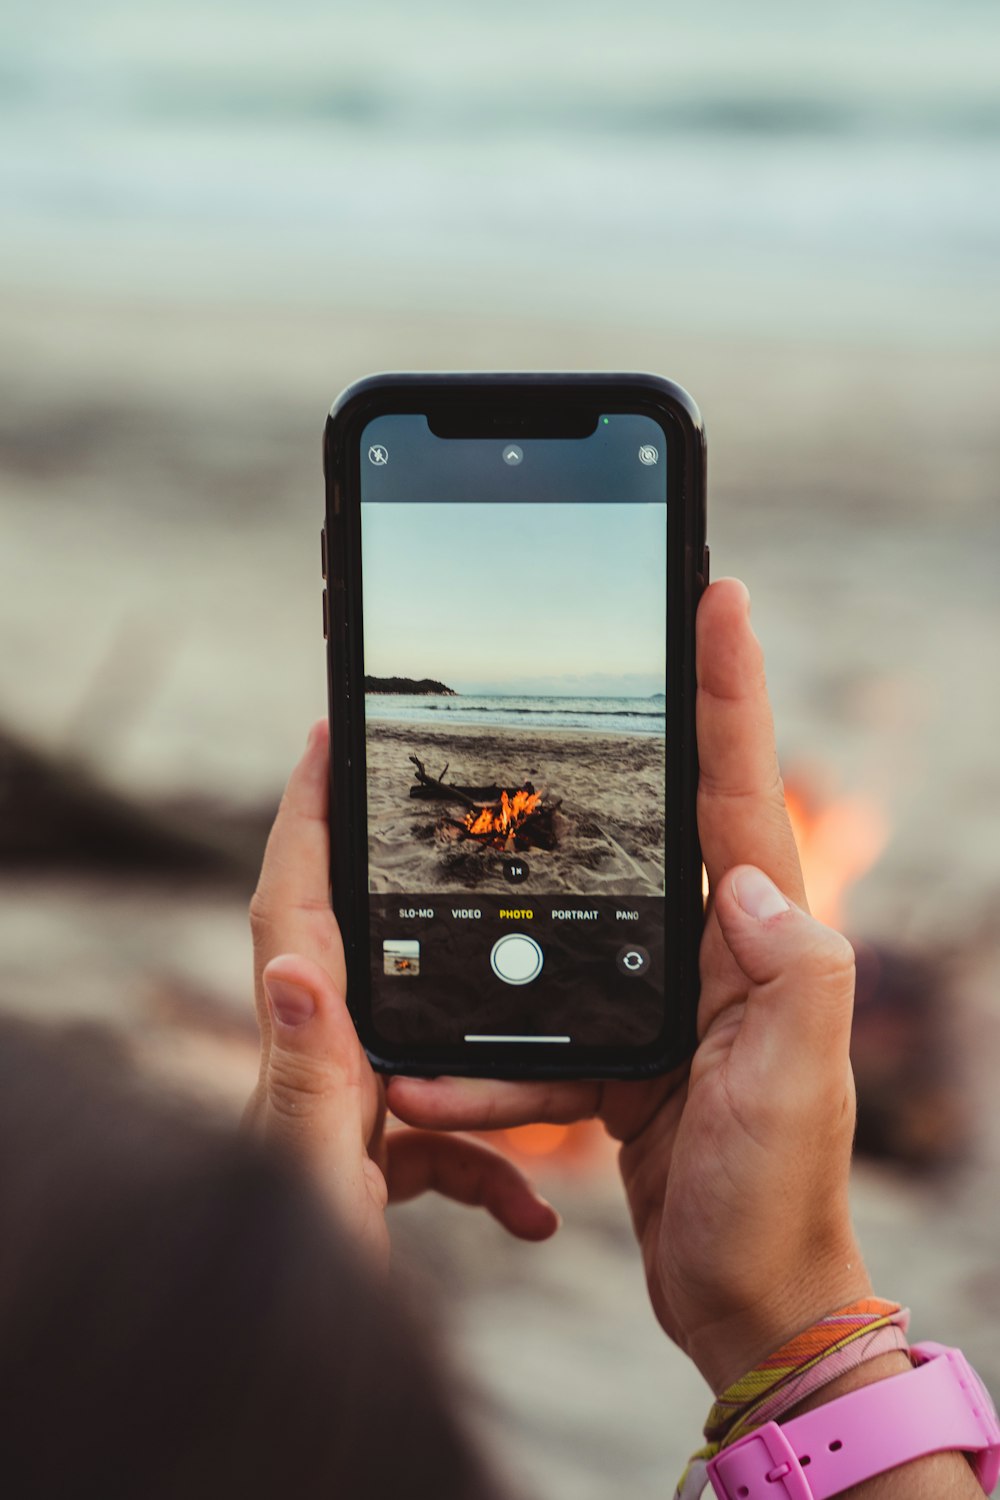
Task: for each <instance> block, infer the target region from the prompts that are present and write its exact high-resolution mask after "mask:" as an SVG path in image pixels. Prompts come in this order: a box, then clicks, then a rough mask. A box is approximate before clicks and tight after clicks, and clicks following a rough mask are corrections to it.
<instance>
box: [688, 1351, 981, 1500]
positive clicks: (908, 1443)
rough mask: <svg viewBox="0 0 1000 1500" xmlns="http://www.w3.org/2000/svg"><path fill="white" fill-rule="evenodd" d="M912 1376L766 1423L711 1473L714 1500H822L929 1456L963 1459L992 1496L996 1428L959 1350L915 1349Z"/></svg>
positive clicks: (719, 1459)
mask: <svg viewBox="0 0 1000 1500" xmlns="http://www.w3.org/2000/svg"><path fill="white" fill-rule="evenodd" d="M911 1354H912V1357H913V1358H914V1359H915V1360H916V1361H918V1364H917V1368H916V1369H913V1370H909V1371H907V1372H906V1373H905V1374H903V1375H894V1376H892V1377H891V1378H890V1379H889V1380H878V1381H875V1382H873V1383H872V1384H871V1385H866V1386H862V1387H861V1389H860V1390H856V1391H851V1392H849V1393H848V1395H846V1396H841V1397H839V1398H838V1399H837V1400H836V1401H831V1402H830V1403H829V1404H828V1405H826V1406H820V1407H817V1409H816V1410H815V1411H810V1412H807V1413H806V1414H805V1416H802V1417H796V1418H795V1419H794V1420H793V1421H791V1422H786V1423H785V1424H784V1425H783V1426H781V1427H779V1426H778V1424H777V1423H776V1422H768V1423H766V1424H765V1425H764V1426H763V1427H758V1428H757V1429H756V1430H755V1431H754V1432H751V1433H748V1434H747V1436H746V1437H745V1438H741V1439H740V1441H739V1442H737V1443H734V1444H733V1445H732V1447H731V1448H723V1449H722V1451H721V1453H718V1454H716V1456H715V1458H713V1459H712V1460H711V1462H710V1463H709V1465H708V1475H709V1478H710V1479H711V1482H712V1486H713V1488H714V1490H715V1493H716V1495H717V1496H719V1497H720V1500H828V1497H829V1496H831V1495H839V1494H840V1492H841V1491H842V1490H846V1489H849V1488H850V1487H851V1486H852V1485H855V1484H861V1483H862V1482H863V1481H864V1480H866V1479H871V1478H872V1476H873V1475H875V1474H882V1473H884V1472H885V1471H886V1470H887V1469H896V1468H898V1467H899V1466H900V1464H905V1463H909V1462H910V1461H911V1460H912V1459H915V1458H922V1457H924V1455H925V1454H928V1453H940V1452H942V1451H946V1450H949V1449H955V1450H960V1451H962V1452H964V1453H967V1454H968V1455H969V1456H970V1458H971V1460H972V1463H973V1466H974V1468H975V1471H976V1476H977V1478H978V1479H979V1482H980V1484H981V1485H982V1487H983V1489H984V1490H985V1491H986V1493H987V1494H989V1493H990V1492H991V1491H992V1489H993V1487H994V1485H995V1484H996V1482H997V1478H998V1476H1000V1421H998V1420H997V1414H996V1411H995V1410H994V1407H993V1403H992V1401H991V1400H990V1397H989V1395H988V1393H987V1392H986V1389H985V1387H984V1386H983V1384H982V1382H981V1381H980V1379H979V1377H978V1375H977V1374H976V1372H975V1371H974V1370H973V1368H972V1366H971V1365H970V1364H969V1362H968V1361H967V1360H966V1358H965V1356H964V1355H963V1354H962V1353H961V1351H960V1350H958V1349H946V1348H943V1347H942V1346H941V1345H940V1344H916V1345H914V1347H913V1349H912V1351H911Z"/></svg>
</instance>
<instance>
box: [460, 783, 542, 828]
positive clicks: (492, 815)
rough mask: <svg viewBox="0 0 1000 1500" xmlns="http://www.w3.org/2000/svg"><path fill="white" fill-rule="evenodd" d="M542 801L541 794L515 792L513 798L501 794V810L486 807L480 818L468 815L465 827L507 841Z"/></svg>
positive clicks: (503, 793) (472, 814)
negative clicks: (509, 835)
mask: <svg viewBox="0 0 1000 1500" xmlns="http://www.w3.org/2000/svg"><path fill="white" fill-rule="evenodd" d="M541 800H542V797H541V793H540V792H526V791H523V790H522V791H519V792H515V793H514V795H513V797H508V796H507V793H506V792H501V793H500V806H499V808H493V807H484V808H483V810H482V812H481V813H479V814H478V816H477V815H476V814H475V813H471V812H470V813H466V815H465V826H466V827H467V828H468V830H469V832H470V833H493V834H496V835H497V836H498V837H499V838H503V839H505V838H506V837H507V835H508V834H510V833H513V832H514V830H515V829H516V828H517V827H519V825H520V824H521V823H523V822H524V821H525V819H526V818H530V817H531V814H532V813H533V812H534V811H535V808H536V807H537V806H538V805H539V803H540V802H541Z"/></svg>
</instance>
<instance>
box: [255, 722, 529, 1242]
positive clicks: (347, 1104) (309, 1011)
mask: <svg viewBox="0 0 1000 1500" xmlns="http://www.w3.org/2000/svg"><path fill="white" fill-rule="evenodd" d="M328 738H329V737H328V732H327V726H326V724H325V723H320V724H316V725H315V726H314V727H313V729H312V731H311V733H310V735H309V741H308V744H307V746H306V750H305V754H304V755H303V757H302V759H301V760H300V762H299V764H298V765H297V766H296V768H295V770H294V771H293V772H292V775H291V778H290V780H289V782H288V786H287V788H286V790H285V795H284V797H283V798H282V801H281V806H280V808H279V809H278V816H277V818H276V819H275V823H274V827H273V829H272V830H271V836H270V838H269V839H268V844H267V851H266V853H265V855H264V864H263V868H262V869H261V874H260V880H259V882H258V885H257V890H256V892H255V894H254V897H253V900H252V902H251V905H250V925H251V929H252V932H253V948H254V990H255V995H256V1003H257V1019H258V1023H259V1026H260V1039H261V1055H260V1076H259V1079H258V1082H257V1087H256V1089H255V1090H254V1093H253V1095H252V1097H251V1099H250V1103H249V1105H248V1107H247V1111H246V1115H245V1124H246V1126H247V1128H249V1129H251V1130H253V1131H254V1132H256V1133H259V1134H261V1135H263V1136H265V1137H267V1138H269V1139H271V1140H275V1141H277V1142H279V1143H281V1144H282V1145H283V1146H284V1147H285V1149H287V1150H288V1151H290V1152H292V1153H293V1154H294V1155H295V1156H296V1157H297V1158H298V1159H299V1161H300V1162H301V1163H302V1164H303V1165H304V1166H305V1167H306V1169H307V1170H308V1171H309V1173H310V1174H311V1175H312V1176H313V1177H314V1179H315V1180H316V1182H317V1183H318V1185H319V1186H320V1188H321V1190H322V1191H323V1193H324V1194H325V1195H326V1197H327V1199H328V1200H329V1201H330V1202H332V1204H333V1206H334V1209H335V1211H336V1212H337V1214H338V1216H339V1218H340V1219H341V1221H342V1223H344V1224H345V1226H346V1227H347V1229H348V1231H349V1232H351V1233H352V1234H353V1235H354V1236H355V1237H356V1238H357V1239H359V1240H361V1241H362V1242H363V1243H364V1245H365V1247H366V1249H367V1250H368V1252H369V1253H370V1254H371V1255H372V1256H373V1257H374V1258H376V1259H378V1260H379V1261H380V1262H383V1263H384V1262H385V1261H386V1260H387V1258H388V1248H389V1240H388V1233H387V1230H386V1225H385V1214H384V1210H385V1206H386V1203H387V1201H388V1202H402V1201H405V1200H406V1199H408V1198H413V1197H416V1196H417V1194H419V1193H423V1192H426V1191H428V1190H430V1189H433V1190H435V1191H437V1192H439V1193H443V1194H444V1195H445V1196H446V1197H449V1198H455V1199H457V1200H458V1201H459V1202H461V1203H469V1204H476V1205H481V1206H483V1207H485V1208H487V1209H488V1210H489V1211H490V1213H492V1214H493V1216H494V1217H495V1218H496V1219H498V1220H499V1221H500V1223H501V1224H503V1225H504V1227H505V1228H507V1229H508V1230H510V1232H511V1233H512V1234H515V1235H517V1236H519V1237H520V1238H522V1239H527V1240H543V1239H547V1238H548V1237H549V1236H550V1235H551V1234H553V1233H554V1232H555V1230H556V1229H557V1228H558V1224H559V1216H558V1214H557V1213H556V1212H555V1210H554V1209H553V1208H552V1207H551V1206H550V1205H549V1204H548V1203H546V1202H545V1201H544V1199H542V1198H539V1197H538V1195H537V1194H536V1193H535V1191H534V1189H533V1188H532V1186H531V1184H530V1183H529V1182H528V1180H527V1179H526V1178H525V1177H524V1175H523V1174H522V1173H521V1172H520V1171H519V1170H518V1168H517V1167H516V1166H514V1164H513V1163H512V1162H510V1161H509V1160H508V1159H507V1158H506V1157H504V1156H502V1155H501V1154H500V1153H499V1152H498V1151H494V1150H493V1149H492V1148H491V1147H489V1146H486V1145H484V1144H483V1142H481V1141H474V1140H468V1139H466V1138H465V1137H462V1136H451V1135H441V1134H433V1133H429V1132H427V1131H422V1130H410V1129H400V1130H389V1131H386V1130H385V1094H384V1089H383V1087H382V1083H381V1080H379V1079H378V1078H376V1076H375V1074H374V1073H373V1071H372V1069H371V1066H370V1065H369V1062H368V1058H367V1057H366V1055H365V1053H364V1050H363V1049H362V1047H361V1044H360V1042H359V1041H358V1037H357V1033H356V1032H355V1030H354V1025H353V1023H352V1021H351V1017H350V1014H349V1012H348V1010H347V1006H346V1004H345V1001H344V994H345V989H346V973H345V968H344V949H343V944H342V942H341V937H340V930H339V928H338V926H337V922H336V919H335V918H334V915H333V912H332V910H331V908H330V899H329V885H328V880H329V877H328V873H327V872H328V870H329V848H330V846H329V833H328V828H327V787H328V755H329V743H328Z"/></svg>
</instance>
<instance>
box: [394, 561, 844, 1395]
mask: <svg viewBox="0 0 1000 1500" xmlns="http://www.w3.org/2000/svg"><path fill="white" fill-rule="evenodd" d="M697 714H698V751H699V759H700V784H699V791H698V823H699V830H700V835H701V844H702V853H703V857H704V860H705V865H706V868H707V870H708V876H709V882H710V888H711V905H710V909H709V912H708V916H707V921H706V927H705V934H704V938H703V941H702V950H701V981H702V988H701V1000H700V1004H699V1011H698V1035H699V1039H700V1040H699V1046H698V1050H697V1052H696V1053H695V1056H694V1058H693V1060H692V1062H691V1064H690V1067H684V1068H680V1069H677V1070H676V1071H674V1072H673V1073H670V1074H668V1075H666V1076H664V1077H662V1078H658V1079H653V1080H648V1081H643V1082H638V1083H622V1082H611V1083H592V1082H579V1083H576V1082H574V1083H497V1082H493V1081H489V1082H483V1081H479V1080H472V1079H458V1078H439V1079H414V1078H394V1079H392V1080H391V1081H390V1083H389V1087H388V1094H387V1098H388V1103H389V1108H390V1109H391V1110H392V1111H393V1113H394V1114H396V1115H397V1116H399V1117H400V1118H401V1119H404V1120H408V1121H409V1122H410V1123H412V1124H415V1125H421V1126H424V1127H429V1128H437V1129H459V1128H461V1129H469V1128H476V1129H483V1128H499V1127H509V1126H514V1125H521V1124H525V1123H527V1122H530V1121H552V1122H561V1123H567V1122H570V1121H573V1120H578V1119H582V1118H585V1117H588V1116H593V1115H599V1116H600V1117H601V1118H602V1119H603V1121H604V1123H605V1125H606V1127H607V1129H608V1130H609V1132H610V1133H611V1134H612V1135H613V1136H614V1137H615V1138H616V1139H618V1140H619V1141H620V1142H621V1143H622V1145H621V1152H620V1164H621V1170H622V1176H623V1178H624V1182H625V1188H626V1191H627V1194H628V1200H629V1205H630V1208H631V1211H632V1218H633V1223H634V1226H635V1232H636V1235H637V1237H638V1240H639V1244H640V1246H641V1249H642V1255H643V1261H644V1265H645V1270H646V1277H647V1281H648V1285H649V1291H650V1296H651V1298H652V1302H653V1307H654V1309H655V1311H656V1315H657V1317H658V1318H659V1320H660V1322H661V1324H662V1326H663V1327H664V1329H665V1330H666V1331H667V1333H668V1334H669V1335H670V1336H671V1337H672V1338H673V1339H674V1340H675V1341H676V1342H677V1343H678V1344H679V1345H680V1346H681V1347H682V1348H683V1349H685V1350H686V1351H687V1352H688V1353H689V1354H690V1355H691V1356H692V1358H693V1359H694V1360H695V1362H696V1364H697V1365H698V1367H699V1369H700V1370H701V1371H702V1373H703V1375H704V1376H705V1378H706V1379H707V1380H708V1382H709V1384H710V1385H712V1387H713V1388H714V1389H715V1390H717V1391H718V1390H721V1389H722V1388H724V1387H725V1386H726V1385H727V1384H728V1383H729V1382H730V1381H731V1380H733V1379H735V1378H736V1377H738V1376H739V1375H740V1374H742V1373H743V1372H744V1371H745V1370H748V1369H750V1368H752V1367H753V1365H754V1364H755V1363H756V1361H757V1360H758V1359H759V1358H760V1357H762V1356H763V1355H764V1354H766V1353H767V1352H769V1351H770V1350H772V1349H775V1348H777V1347H778V1346H779V1345H780V1344H782V1343H783V1342H784V1341H785V1339H787V1338H788V1337H789V1336H791V1335H792V1334H793V1333H795V1332H796V1331H797V1330H799V1329H800V1328H803V1327H807V1326H808V1325H809V1324H810V1323H812V1322H813V1321H815V1320H816V1319H817V1318H819V1317H822V1316H824V1315H825V1314H827V1313H829V1312H831V1311H833V1310H834V1309H836V1308H837V1307H839V1306H843V1305H845V1304H846V1303H848V1302H850V1301H852V1300H853V1299H854V1298H856V1297H860V1296H864V1295H868V1294H869V1293H870V1290H871V1287H870V1283H869V1280H868V1276H867V1272H866V1271H865V1268H864V1266H863V1264H862V1262H861V1259H860V1255H859V1253H858V1249H857V1245H856V1242H855V1239H854V1234H853V1230H852V1227H851V1221H850V1214H849V1209H848V1203H847V1177H848V1169H849V1162H850V1151H851V1142H852V1138H853V1128H854V1088H853V1080H852V1076H851V1070H850V1063H849V1059H848V1043H849V1035H850V1022H851V1009H852V1001H853V953H852V951H851V948H850V945H849V944H848V943H847V942H846V940H845V939H844V938H842V937H840V936H839V935H838V934H836V933H834V932H831V931H830V930H829V929H827V928H825V927H823V926H822V925H821V924H820V923H818V922H816V921H814V920H813V919H812V918H811V917H810V916H809V915H808V914H807V910H806V902H805V893H804V891H803V887H802V876H801V871H800V869H799V861H798V854H797V851H796V848H795V841H794V838H793V836H792V831H791V827H790V825H789V821H788V816H787V813H786V810H785V803H784V794H783V790H782V784H781V778H780V775H779V771H778V762H777V756H776V752H775V745H774V730H773V725H772V720H771V711H770V706H769V704H768V699H767V689H766V686H765V681H764V669H763V656H762V653H761V649H760V646H759V644H758V642H757V640H756V637H755V636H754V634H753V632H752V630H751V628H750V622H749V597H748V595H747V592H746V590H745V588H744V587H743V585H742V584H740V583H738V582H737V581H736V580H733V579H725V580H721V581H719V582H718V583H715V584H713V585H712V586H711V588H710V589H709V590H708V591H707V592H706V594H705V596H704V598H703V599H702V602H701V606H700V608H699V612H698V705H697ZM782 892H783V893H784V894H783V895H782V894H781V893H782Z"/></svg>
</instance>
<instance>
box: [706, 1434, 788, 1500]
mask: <svg viewBox="0 0 1000 1500" xmlns="http://www.w3.org/2000/svg"><path fill="white" fill-rule="evenodd" d="M707 1469H708V1477H709V1479H710V1480H711V1482H712V1488H713V1489H714V1490H715V1493H716V1495H717V1496H718V1497H719V1500H813V1492H812V1490H811V1489H810V1487H809V1481H808V1480H807V1479H806V1476H805V1472H804V1471H803V1468H802V1465H801V1464H800V1463H799V1460H798V1457H797V1456H796V1453H795V1449H794V1448H793V1447H792V1445H791V1443H790V1442H789V1441H788V1439H787V1438H786V1437H785V1434H784V1433H783V1432H782V1430H781V1428H780V1427H779V1426H778V1424H777V1422H765V1423H764V1426H763V1427H758V1428H756V1429H755V1430H754V1431H753V1432H749V1433H747V1435H746V1437H742V1438H740V1440H739V1442H736V1443H733V1444H732V1446H731V1447H729V1448H723V1449H722V1451H721V1452H720V1453H717V1454H716V1455H715V1457H714V1458H713V1459H710V1460H709V1463H708V1465H707Z"/></svg>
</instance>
